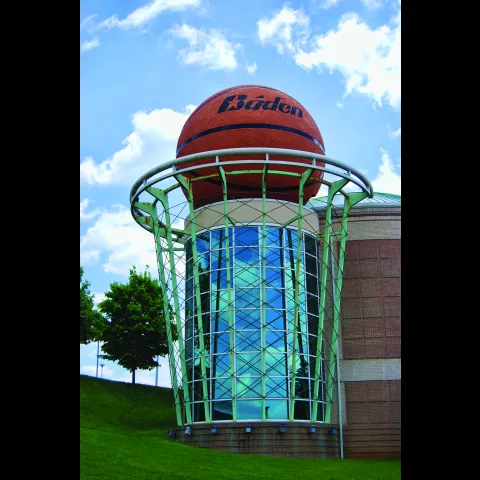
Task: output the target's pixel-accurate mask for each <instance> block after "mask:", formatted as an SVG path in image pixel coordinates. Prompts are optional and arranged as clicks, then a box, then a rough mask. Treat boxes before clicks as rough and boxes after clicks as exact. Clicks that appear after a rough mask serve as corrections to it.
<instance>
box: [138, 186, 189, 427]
mask: <svg viewBox="0 0 480 480" xmlns="http://www.w3.org/2000/svg"><path fill="white" fill-rule="evenodd" d="M147 191H148V193H150V194H151V195H152V196H154V197H155V198H156V199H158V200H159V201H160V203H161V204H162V206H163V209H164V212H165V229H166V236H167V246H168V257H169V264H170V275H171V280H172V290H173V303H174V311H175V323H176V327H177V337H178V348H179V357H180V368H181V371H182V386H183V398H184V403H185V414H186V418H187V424H190V423H192V406H191V400H190V390H189V388H188V376H187V366H186V363H185V344H184V341H183V330H182V317H181V315H180V305H179V302H178V290H177V289H178V284H177V269H176V265H175V256H174V254H173V239H172V223H171V220H170V206H169V202H168V195H167V194H166V193H165V192H164V191H163V190H160V189H159V188H155V187H149V188H147ZM162 282H163V283H164V280H162ZM170 345H171V348H173V343H170V344H169V348H170Z"/></svg>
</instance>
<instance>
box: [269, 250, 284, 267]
mask: <svg viewBox="0 0 480 480" xmlns="http://www.w3.org/2000/svg"><path fill="white" fill-rule="evenodd" d="M265 265H266V266H267V267H282V266H283V264H282V250H281V249H280V248H267V249H266V251H265Z"/></svg>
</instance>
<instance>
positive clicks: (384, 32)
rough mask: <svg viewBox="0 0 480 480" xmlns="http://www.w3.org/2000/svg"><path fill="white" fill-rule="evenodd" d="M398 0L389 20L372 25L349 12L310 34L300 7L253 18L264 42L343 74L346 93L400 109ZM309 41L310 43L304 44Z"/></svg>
mask: <svg viewBox="0 0 480 480" xmlns="http://www.w3.org/2000/svg"><path fill="white" fill-rule="evenodd" d="M399 6H400V2H398V4H397V5H396V9H397V11H396V13H395V16H394V17H392V19H391V22H390V23H389V24H385V25H382V26H379V27H377V28H371V27H370V26H369V25H367V24H366V23H365V22H364V21H362V20H361V19H360V17H359V16H358V14H355V13H347V14H345V15H343V16H342V17H341V18H340V21H339V23H338V25H337V27H336V29H332V30H330V31H328V32H326V33H325V34H322V35H314V36H309V35H310V34H309V28H308V27H309V18H308V17H307V16H306V15H305V14H304V13H303V11H302V10H293V9H291V8H290V7H286V6H285V7H283V9H282V10H281V11H280V12H278V13H277V14H275V15H273V16H272V17H271V18H270V19H268V18H264V19H261V20H259V21H258V22H257V26H258V37H259V39H260V42H261V43H262V45H265V44H271V45H273V46H275V47H276V49H277V51H278V53H280V54H283V53H285V52H287V53H290V54H291V55H292V56H293V59H294V60H295V62H296V63H297V65H299V66H301V67H303V68H306V69H312V68H316V69H318V70H319V71H320V72H321V71H322V69H324V68H325V69H327V70H328V71H329V72H330V73H331V74H333V73H334V72H335V71H338V72H340V73H341V74H342V75H343V77H344V83H345V96H347V95H349V94H351V93H353V92H357V93H361V94H363V95H367V96H369V97H370V98H373V100H374V101H375V102H376V104H378V105H379V106H382V103H388V104H389V105H390V106H392V107H393V108H400V97H401V88H400V87H401V85H400V50H401V48H400V45H401V15H400V8H399ZM307 40H308V42H309V45H310V48H307V45H306V44H307Z"/></svg>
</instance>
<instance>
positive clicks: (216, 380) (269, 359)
mask: <svg viewBox="0 0 480 480" xmlns="http://www.w3.org/2000/svg"><path fill="white" fill-rule="evenodd" d="M228 236H229V238H228V245H229V248H228V250H227V248H226V246H227V242H226V239H225V228H224V227H219V228H215V229H211V230H208V231H203V232H199V233H197V235H196V252H197V255H198V258H197V264H198V280H197V281H196V275H195V271H194V270H195V269H194V268H193V260H194V258H193V248H192V243H191V239H190V240H188V241H187V242H186V244H185V249H186V254H187V256H186V291H185V362H186V367H187V372H186V373H187V381H188V388H189V392H190V401H191V402H192V420H193V422H202V421H205V409H204V408H205V405H204V402H203V398H204V395H203V392H204V390H203V389H204V383H203V381H202V380H203V379H202V368H201V367H202V358H204V365H205V368H206V376H205V378H206V383H207V390H208V408H209V409H210V418H211V419H212V421H221V420H227V421H228V420H230V421H231V420H233V419H234V418H236V419H237V420H239V421H242V420H262V419H265V420H287V419H288V418H289V408H290V405H289V401H290V400H289V398H290V396H291V392H290V390H291V385H292V383H291V382H292V375H293V372H292V365H293V356H294V354H293V351H294V348H296V361H295V365H296V372H295V404H294V419H295V420H310V418H311V417H310V415H311V408H312V401H313V383H314V377H315V368H316V362H317V358H316V356H315V353H316V350H317V342H318V338H317V334H318V317H319V278H320V262H319V261H318V258H319V257H318V251H317V248H318V246H317V240H316V239H315V237H314V236H313V235H310V234H309V233H307V232H303V233H302V235H301V257H300V270H299V272H300V282H299V285H300V287H299V292H298V328H297V338H296V346H295V347H294V338H293V336H294V311H295V308H294V307H295V284H296V270H295V267H296V263H297V262H296V259H297V241H298V233H297V230H295V229H292V228H288V227H287V228H281V227H272V226H269V227H267V228H266V241H265V255H263V254H262V253H263V242H262V226H261V225H259V226H252V225H251V224H250V225H249V226H248V227H246V226H245V227H244V226H235V227H231V228H230V229H229V234H228ZM228 264H230V279H231V289H230V290H229V289H228V288H227V286H228V283H227V279H228V270H227V265H228ZM264 281H265V284H264ZM229 297H230V298H229ZM198 299H199V301H198ZM229 300H230V308H229ZM199 318H201V326H202V328H203V342H202V341H201V340H202V339H200V338H199V328H198V323H199V322H198V321H199ZM263 325H264V326H265V337H264V338H262V326H263ZM202 343H203V349H202ZM231 343H233V351H231V348H230V347H231ZM322 351H323V348H322ZM320 362H321V365H320V387H319V393H318V399H319V405H318V414H317V421H323V419H324V413H325V408H324V407H325V402H324V398H325V385H324V370H325V369H324V361H323V358H322V359H321V360H320ZM262 367H263V368H262ZM263 391H264V393H265V401H263V400H262V393H263ZM234 409H235V410H236V411H235V415H234V411H233V410H234ZM263 410H264V411H263Z"/></svg>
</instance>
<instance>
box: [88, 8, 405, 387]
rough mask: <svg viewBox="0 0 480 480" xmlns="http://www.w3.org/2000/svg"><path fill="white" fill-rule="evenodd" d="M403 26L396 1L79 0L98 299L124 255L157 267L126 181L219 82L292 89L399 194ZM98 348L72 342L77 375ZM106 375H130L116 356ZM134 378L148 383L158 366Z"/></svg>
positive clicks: (91, 249)
mask: <svg viewBox="0 0 480 480" xmlns="http://www.w3.org/2000/svg"><path fill="white" fill-rule="evenodd" d="M400 36H401V23H400V2H399V1H398V0H306V1H303V2H301V1H290V2H284V3H282V2H281V1H278V0H275V1H273V0H242V1H241V2H234V1H220V0H208V1H206V0H154V1H150V2H148V1H146V0H81V3H80V261H81V265H82V266H83V267H84V269H85V275H84V276H85V278H86V279H87V280H88V281H90V282H91V284H92V285H91V291H92V292H93V293H95V294H96V298H97V299H98V300H101V299H102V295H103V292H105V291H107V290H108V289H109V285H110V283H111V282H114V281H119V282H125V281H126V280H127V278H128V271H129V268H130V267H131V266H132V265H136V266H137V268H138V269H140V270H143V269H145V265H147V264H148V265H150V266H151V268H150V270H151V271H152V274H153V275H154V276H157V273H156V270H155V267H154V266H155V253H154V243H153V237H151V236H150V235H149V234H148V233H147V232H145V231H144V230H143V229H141V228H140V227H139V226H138V225H137V224H135V222H134V221H133V219H132V218H131V216H130V212H129V191H130V188H131V186H132V184H133V183H134V182H135V180H136V179H137V178H138V177H139V176H140V175H141V174H142V173H144V172H145V171H147V170H148V169H150V168H152V167H153V166H155V165H157V164H158V163H160V162H163V161H166V160H169V159H172V158H174V157H175V147H176V141H177V138H178V135H179V134H180V130H181V128H182V126H183V123H184V122H185V120H186V119H187V118H188V114H189V113H190V112H191V111H192V110H193V108H195V107H196V106H197V105H198V104H200V103H201V102H202V101H203V100H205V99H206V98H207V97H209V96H210V95H212V94H213V93H215V92H217V91H219V90H222V89H224V88H227V87H231V86H234V85H239V84H248V83H252V84H259V85H267V86H270V87H273V88H277V89H279V90H281V91H284V92H285V93H287V94H288V95H290V96H292V97H294V98H296V99H297V100H298V101H299V102H300V103H302V104H303V105H304V106H305V108H307V110H308V111H309V113H310V114H311V115H312V116H313V118H314V119H315V120H316V122H317V125H318V127H319V129H320V131H321V132H322V136H323V139H324V142H325V149H326V154H327V155H328V156H330V157H333V158H335V159H338V160H341V161H343V162H345V163H348V164H350V165H352V166H353V167H355V168H357V169H359V170H361V171H362V172H363V173H365V174H366V176H367V177H368V178H369V180H370V181H371V182H372V184H373V187H374V189H375V190H376V191H379V192H390V193H397V194H400V175H401V167H400V165H401V158H400V138H401V129H400V101H401V91H400ZM95 355H96V345H87V346H81V347H80V372H81V373H84V374H93V375H95V364H96V358H95ZM161 364H162V366H161V367H160V369H159V384H160V385H164V386H169V385H170V380H169V373H168V367H167V364H166V360H163V359H162V360H161ZM103 375H104V378H111V379H114V380H122V381H129V379H130V374H129V372H127V371H125V370H124V369H122V368H120V367H119V366H118V365H116V364H115V363H112V362H105V366H104V369H103ZM137 381H138V382H140V383H149V384H153V383H154V381H155V371H151V372H137Z"/></svg>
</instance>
